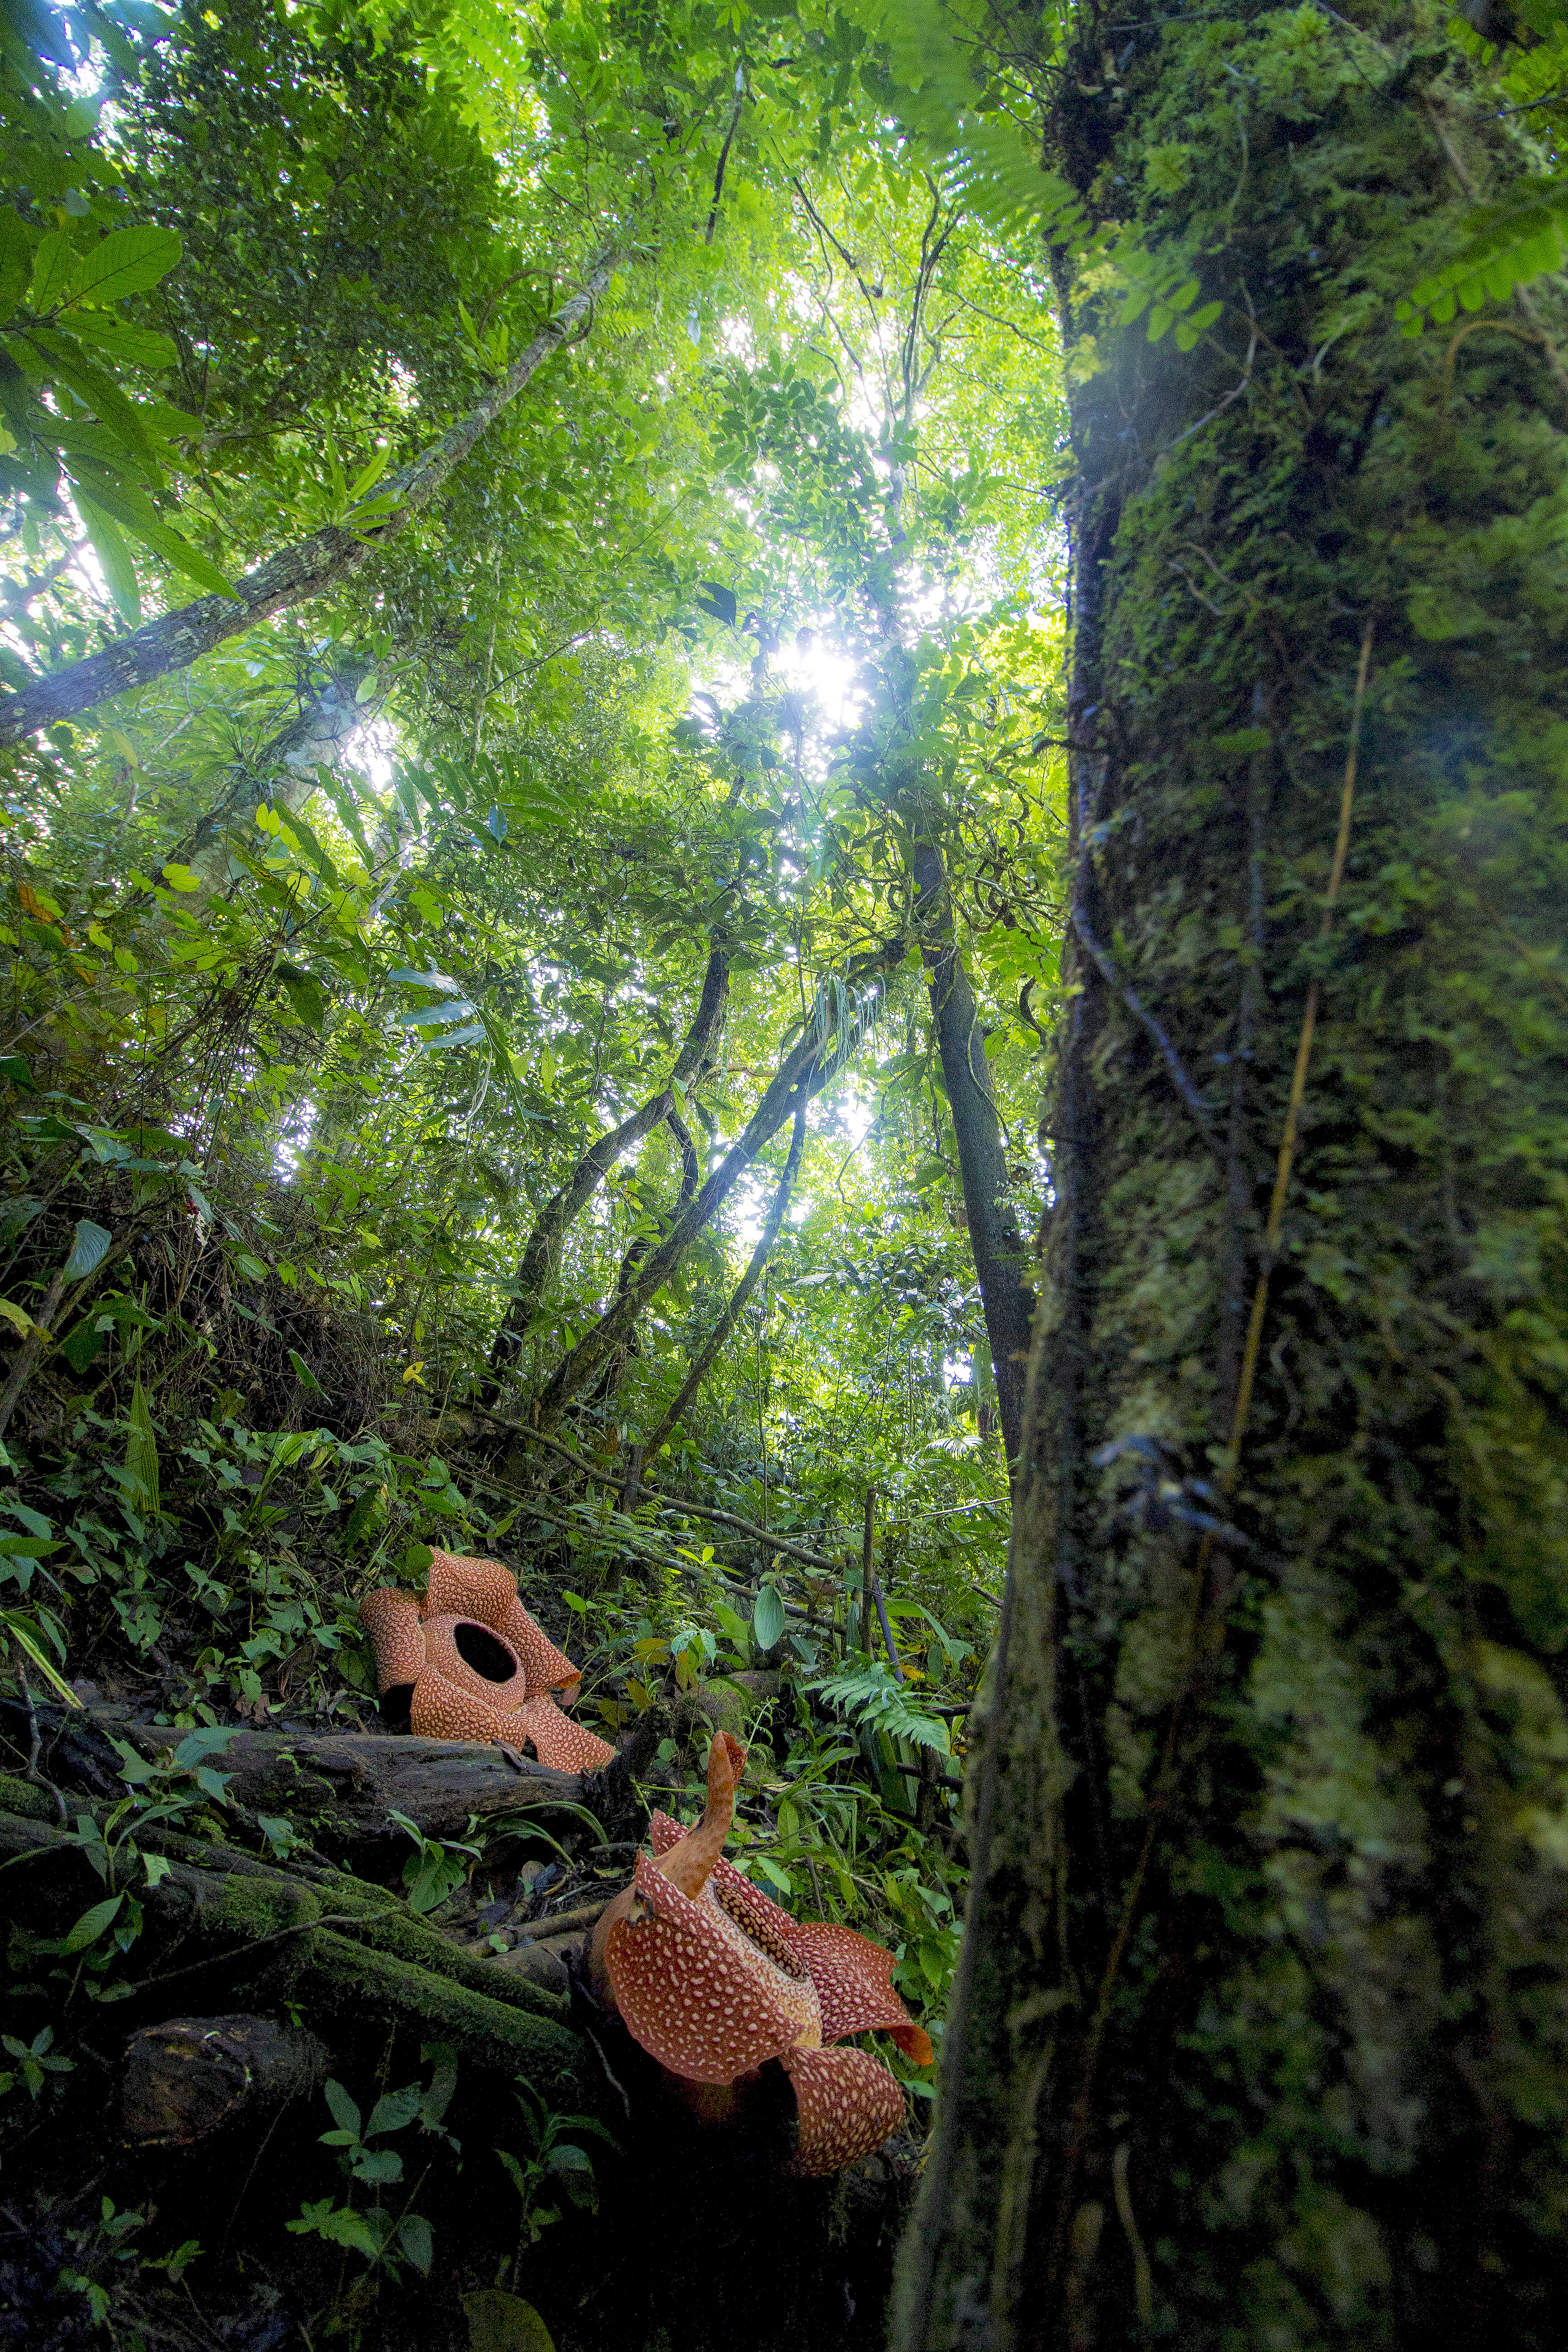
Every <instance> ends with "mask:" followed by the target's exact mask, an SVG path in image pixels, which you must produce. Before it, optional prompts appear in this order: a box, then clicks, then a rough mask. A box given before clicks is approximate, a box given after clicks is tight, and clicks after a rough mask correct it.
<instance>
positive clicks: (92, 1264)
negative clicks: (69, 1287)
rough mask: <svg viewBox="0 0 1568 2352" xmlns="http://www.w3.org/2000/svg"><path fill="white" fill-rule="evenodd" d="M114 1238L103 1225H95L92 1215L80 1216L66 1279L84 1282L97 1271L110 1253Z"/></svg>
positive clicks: (67, 1261) (67, 1262)
mask: <svg viewBox="0 0 1568 2352" xmlns="http://www.w3.org/2000/svg"><path fill="white" fill-rule="evenodd" d="M113 1239H114V1235H113V1234H110V1233H106V1232H105V1231H104V1228H103V1227H102V1226H101V1225H95V1224H94V1223H93V1222H92V1219H91V1218H90V1217H80V1218H79V1219H78V1221H77V1229H76V1238H75V1240H74V1241H73V1242H72V1244H71V1254H70V1255H69V1257H68V1258H67V1260H66V1267H65V1278H66V1280H67V1281H68V1282H84V1281H85V1280H86V1279H87V1277H88V1276H89V1274H93V1273H96V1271H97V1269H98V1268H99V1267H100V1265H102V1264H103V1261H104V1259H105V1257H106V1256H107V1255H108V1254H109V1249H110V1244H111V1243H112V1241H113Z"/></svg>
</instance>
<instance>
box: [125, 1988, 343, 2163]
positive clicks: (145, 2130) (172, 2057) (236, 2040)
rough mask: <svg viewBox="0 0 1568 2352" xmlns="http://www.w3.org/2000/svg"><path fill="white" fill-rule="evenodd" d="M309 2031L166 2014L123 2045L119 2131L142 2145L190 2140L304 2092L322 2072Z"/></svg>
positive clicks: (241, 2019)
mask: <svg viewBox="0 0 1568 2352" xmlns="http://www.w3.org/2000/svg"><path fill="white" fill-rule="evenodd" d="M326 2072H327V2053H326V2052H325V2050H323V2048H322V2047H321V2043H320V2042H318V2041H317V2040H316V2039H315V2037H314V2035H313V2034H310V2033H304V2032H300V2031H299V2030H298V2029H297V2028H290V2027H287V2026H281V2025H279V2024H278V2023H276V2022H275V2021H274V2020H273V2019H271V2018H269V2017H248V2016H245V2015H243V2014H241V2015H238V2016H232V2017H171V2018H166V2019H165V2020H164V2021H163V2024H162V2025H144V2026H143V2027H142V2031H141V2032H139V2033H133V2034H132V2037H131V2040H130V2042H128V2043H127V2044H126V2050H125V2063H124V2070H123V2072H122V2074H121V2082H120V2097H121V2119H122V2121H123V2124H124V2126H125V2137H126V2138H127V2139H129V2140H132V2141H134V2142H135V2143H136V2145H137V2146H138V2147H194V2146H195V2143H196V2141H197V2140H201V2139H205V2138H207V2137H209V2135H210V2134H211V2133H213V2132H216V2131H220V2130H222V2129H223V2128H224V2127H225V2126H226V2125H229V2124H235V2123H239V2122H244V2123H245V2124H246V2125H247V2126H255V2125H256V2124H257V2123H258V2122H261V2121H263V2120H265V2119H266V2118H267V2117H268V2116H271V2115H272V2114H274V2113H275V2112H276V2111H277V2109H278V2108H279V2107H281V2106H286V2105H288V2103H289V2100H291V2099H308V2098H309V2097H310V2095H311V2094H312V2093H313V2092H314V2091H316V2090H317V2089H319V2088H320V2086H321V2083H322V2082H323V2081H324V2079H325V2077H326Z"/></svg>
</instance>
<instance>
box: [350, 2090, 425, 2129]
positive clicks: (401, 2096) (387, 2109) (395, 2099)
mask: <svg viewBox="0 0 1568 2352" xmlns="http://www.w3.org/2000/svg"><path fill="white" fill-rule="evenodd" d="M424 2096H425V2092H424V2088H423V2086H422V2085H421V2084H418V2083H410V2084H406V2085H405V2088H404V2089H403V2090H401V2091H384V2092H383V2094H382V2095H381V2097H380V2098H379V2099H377V2101H376V2103H375V2105H374V2107H373V2108H372V2109H371V2111H370V2121H369V2123H368V2124H366V2126H365V2127H364V2137H365V2138H366V2139H374V2138H375V2137H376V2135H377V2134H378V2133H380V2132H396V2131H405V2130H406V2128H407V2126H409V2125H410V2124H411V2123H412V2122H413V2121H414V2118H415V2116H416V2115H417V2114H418V2113H419V2107H420V2103H421V2101H422V2100H423V2099H424Z"/></svg>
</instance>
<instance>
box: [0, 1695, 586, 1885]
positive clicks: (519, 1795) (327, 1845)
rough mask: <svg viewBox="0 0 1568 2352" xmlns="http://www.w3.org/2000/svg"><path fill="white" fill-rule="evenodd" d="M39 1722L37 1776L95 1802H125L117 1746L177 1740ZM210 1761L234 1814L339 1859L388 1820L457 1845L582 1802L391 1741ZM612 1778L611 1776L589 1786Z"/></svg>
mask: <svg viewBox="0 0 1568 2352" xmlns="http://www.w3.org/2000/svg"><path fill="white" fill-rule="evenodd" d="M16 1712H17V1707H16V1701H14V1700H6V1699H5V1698H0V1713H3V1714H4V1715H5V1717H11V1716H12V1715H14V1714H16ZM37 1720H38V1725H39V1728H40V1730H41V1732H42V1735H43V1738H42V1745H41V1757H40V1760H41V1766H42V1769H43V1771H44V1772H45V1773H46V1774H47V1777H48V1778H49V1779H50V1780H53V1781H55V1782H57V1783H58V1784H61V1785H64V1786H65V1787H67V1788H73V1787H74V1788H80V1789H85V1790H88V1791H89V1794H91V1795H94V1796H99V1797H107V1796H110V1795H111V1794H112V1795H115V1796H122V1795H123V1794H124V1783H123V1781H122V1780H121V1758H120V1756H119V1754H118V1753H117V1752H116V1750H115V1748H114V1747H113V1745H112V1742H113V1741H114V1740H116V1739H123V1740H126V1741H128V1742H129V1744H130V1745H131V1746H132V1748H134V1749H135V1750H136V1753H137V1754H138V1755H139V1756H142V1757H146V1758H148V1759H152V1758H154V1757H156V1756H158V1755H159V1754H160V1753H161V1752H162V1750H163V1749H164V1748H173V1747H175V1746H177V1744H178V1743H179V1741H180V1740H181V1739H182V1738H184V1732H183V1731H181V1730H179V1729H178V1728H177V1727H175V1726H174V1725H172V1724H156V1723H153V1724H149V1723H138V1722H132V1720H131V1719H130V1718H129V1717H125V1716H122V1715H120V1714H118V1713H116V1712H115V1711H114V1710H112V1709H109V1708H105V1707H100V1706H95V1707H91V1708H89V1709H87V1710H84V1711H83V1712H82V1713H80V1714H68V1713H67V1712H66V1711H65V1710H63V1709H61V1708H58V1707H51V1706H38V1707H37ZM213 1761H214V1763H215V1765H216V1767H217V1769H219V1770H221V1771H222V1772H224V1773H225V1774H226V1776H227V1779H228V1796H229V1799H230V1801H231V1802H233V1803H235V1804H237V1805H239V1806H241V1807H243V1808H244V1810H245V1811H247V1812H248V1813H251V1814H257V1813H268V1814H287V1815H288V1817H289V1820H290V1821H292V1822H294V1823H295V1824H296V1826H297V1827H298V1828H299V1830H300V1832H301V1834H302V1835H303V1836H306V1837H308V1838H309V1839H310V1843H312V1844H313V1845H316V1846H318V1847H320V1848H321V1851H322V1852H324V1853H339V1854H342V1853H349V1852H352V1851H353V1850H354V1849H356V1848H363V1845H364V1844H365V1843H366V1842H367V1841H369V1842H372V1843H382V1844H384V1843H392V1842H395V1841H396V1840H397V1839H399V1838H401V1837H402V1836H403V1834H404V1832H402V1831H401V1830H400V1829H399V1828H398V1827H397V1825H396V1824H395V1822H389V1820H388V1818H387V1816H388V1814H389V1813H391V1812H394V1811H396V1812H400V1813H404V1814H406V1816H407V1817H408V1819H409V1820H410V1821H412V1822H415V1823H416V1825H417V1827H418V1828H419V1829H421V1830H422V1831H423V1832H424V1833H425V1835H426V1837H461V1835H462V1834H463V1831H464V1829H465V1827H466V1825H467V1823H468V1818H469V1816H470V1814H477V1815H478V1816H479V1819H480V1820H481V1821H486V1820H489V1819H490V1818H491V1817H492V1816H494V1815H496V1814H500V1813H514V1812H531V1811H532V1812H538V1811H549V1810H550V1808H551V1807H552V1806H554V1807H561V1806H563V1805H582V1804H583V1803H584V1801H585V1799H586V1798H587V1797H588V1795H589V1794H590V1793H591V1791H590V1789H589V1787H588V1784H587V1782H586V1781H585V1779H584V1775H582V1774H580V1773H575V1772H552V1771H551V1770H550V1769H548V1768H547V1767H546V1766H545V1765H542V1764H540V1763H536V1762H535V1761H534V1760H533V1759H532V1758H531V1757H525V1756H520V1755H519V1754H518V1752H517V1750H516V1749H515V1748H499V1747H498V1748H487V1747H485V1746H483V1745H482V1744H481V1743H480V1742H479V1741H477V1740H468V1739H416V1738H413V1737H412V1735H408V1734H402V1733H395V1732H393V1733H389V1732H352V1731H343V1732H290V1731H237V1732H236V1734H235V1736H234V1738H232V1739H231V1740H230V1741H229V1743H228V1746H227V1747H226V1748H225V1749H224V1751H223V1753H222V1755H221V1756H218V1757H215V1758H214V1759H213ZM614 1773H615V1767H614V1766H613V1765H612V1766H610V1767H608V1768H606V1771H605V1773H604V1774H599V1775H595V1776H593V1777H594V1779H595V1780H599V1781H603V1780H607V1779H608V1778H610V1777H611V1776H612V1775H614Z"/></svg>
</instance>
